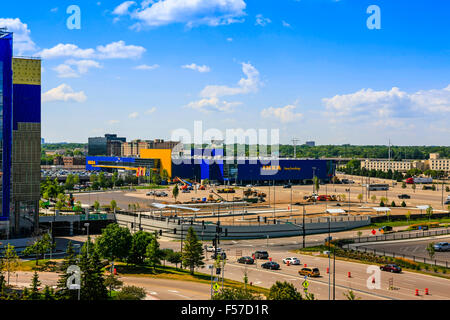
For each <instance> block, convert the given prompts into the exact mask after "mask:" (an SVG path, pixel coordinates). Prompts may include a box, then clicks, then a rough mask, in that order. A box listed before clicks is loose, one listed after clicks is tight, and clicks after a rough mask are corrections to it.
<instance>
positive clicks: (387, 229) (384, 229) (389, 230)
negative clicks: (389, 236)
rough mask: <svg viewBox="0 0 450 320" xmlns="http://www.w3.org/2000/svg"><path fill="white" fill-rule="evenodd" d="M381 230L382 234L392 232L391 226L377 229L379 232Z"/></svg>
mask: <svg viewBox="0 0 450 320" xmlns="http://www.w3.org/2000/svg"><path fill="white" fill-rule="evenodd" d="M381 230H383V232H384V233H386V232H392V231H393V229H392V227H391V226H382V227H381V228H380V229H379V231H381Z"/></svg>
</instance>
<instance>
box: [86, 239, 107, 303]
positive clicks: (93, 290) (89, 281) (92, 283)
mask: <svg viewBox="0 0 450 320" xmlns="http://www.w3.org/2000/svg"><path fill="white" fill-rule="evenodd" d="M88 247H89V248H88ZM79 267H80V270H81V293H80V296H81V300H88V301H97V300H106V299H107V298H108V289H107V288H106V285H105V279H104V277H103V273H104V272H103V266H102V264H101V261H100V257H99V255H98V253H97V250H96V249H95V246H94V244H93V243H92V242H91V241H90V239H88V241H87V242H86V243H85V244H84V245H83V247H82V249H81V255H80V256H79Z"/></svg>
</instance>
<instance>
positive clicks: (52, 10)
mask: <svg viewBox="0 0 450 320" xmlns="http://www.w3.org/2000/svg"><path fill="white" fill-rule="evenodd" d="M50 12H58V8H52V9H50Z"/></svg>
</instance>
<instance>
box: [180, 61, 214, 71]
mask: <svg viewBox="0 0 450 320" xmlns="http://www.w3.org/2000/svg"><path fill="white" fill-rule="evenodd" d="M181 67H182V68H183V69H191V70H194V71H198V72H201V73H203V72H210V71H211V69H210V68H209V67H208V66H206V65H203V66H199V65H197V64H195V63H191V64H186V65H184V66H181Z"/></svg>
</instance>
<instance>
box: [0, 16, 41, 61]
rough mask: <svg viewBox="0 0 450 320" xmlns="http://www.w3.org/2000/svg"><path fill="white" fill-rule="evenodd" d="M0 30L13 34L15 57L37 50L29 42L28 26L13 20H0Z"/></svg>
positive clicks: (33, 44)
mask: <svg viewBox="0 0 450 320" xmlns="http://www.w3.org/2000/svg"><path fill="white" fill-rule="evenodd" d="M0 28H7V29H8V31H10V32H14V53H15V54H17V55H19V56H20V55H24V54H25V53H27V52H35V51H36V50H37V47H36V44H35V43H34V42H33V40H31V36H30V35H31V31H30V30H29V29H28V25H27V24H26V23H23V22H22V21H20V19H19V18H15V19H2V18H0Z"/></svg>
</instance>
